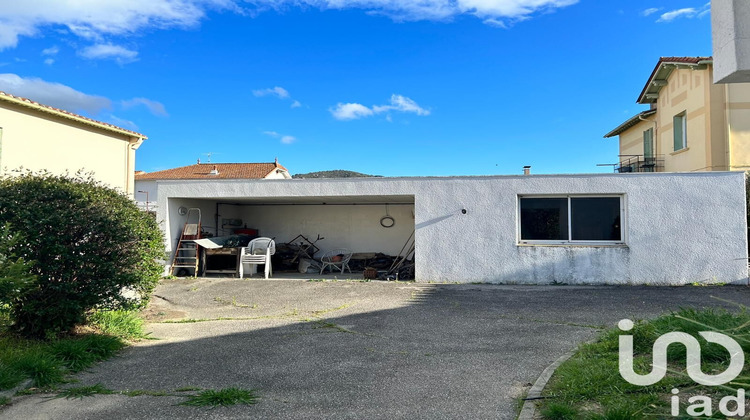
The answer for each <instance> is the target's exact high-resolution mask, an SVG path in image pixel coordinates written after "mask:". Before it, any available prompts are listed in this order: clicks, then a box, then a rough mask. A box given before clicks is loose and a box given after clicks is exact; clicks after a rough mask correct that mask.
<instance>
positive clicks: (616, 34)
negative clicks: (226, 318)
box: [0, 0, 711, 176]
mask: <svg viewBox="0 0 750 420" xmlns="http://www.w3.org/2000/svg"><path fill="white" fill-rule="evenodd" d="M709 8H710V5H708V4H706V0H642V1H641V0H578V1H576V0H450V1H449V0H422V1H417V0H356V1H346V0H302V1H294V2H292V1H288V0H274V1H270V0H256V1H253V2H252V3H250V2H246V1H243V0H109V1H106V2H105V1H99V0H77V1H73V0H64V1H63V0H26V1H22V2H15V3H14V4H6V5H3V7H2V8H1V9H0V90H3V91H6V92H9V93H12V94H16V95H19V96H24V97H28V98H31V99H34V100H37V101H39V102H42V103H45V104H49V105H53V106H57V107H60V108H63V109H66V110H69V111H72V112H77V113H81V114H83V115H86V116H89V117H92V118H95V119H99V120H102V121H107V122H111V123H113V124H117V125H120V126H122V127H124V128H128V129H132V130H136V131H138V132H141V133H143V134H145V135H147V136H148V137H149V139H148V140H146V142H144V144H143V145H142V146H141V148H140V149H139V150H138V154H137V164H136V166H137V169H139V170H145V171H148V172H151V171H156V170H160V169H167V168H172V167H177V166H183V165H188V164H192V163H195V162H196V160H197V159H199V158H200V159H201V161H203V162H205V161H207V160H208V156H207V154H209V153H211V154H212V156H211V158H210V159H211V161H212V162H268V161H273V159H274V158H275V157H278V158H279V161H280V162H281V163H282V164H283V165H285V166H286V167H288V168H289V169H290V171H291V172H292V173H302V172H310V171H318V170H330V169H349V170H354V171H359V172H365V173H371V174H380V175H386V176H414V175H416V176H420V175H486V174H518V173H521V171H522V169H521V168H522V166H524V165H532V172H533V173H591V172H611V168H608V167H597V166H596V164H598V163H612V162H615V161H616V159H617V157H616V155H617V140H616V139H606V140H605V139H603V138H602V136H603V135H604V134H605V133H606V132H608V131H609V130H611V129H612V128H614V127H615V126H617V125H618V124H620V123H621V122H622V121H624V120H625V119H627V118H629V117H630V116H632V115H634V114H635V113H637V112H639V111H641V110H643V109H644V107H643V106H640V105H637V104H636V103H635V100H636V98H637V96H638V94H639V93H640V90H641V88H642V87H643V85H644V83H645V82H646V79H647V78H648V76H649V74H650V72H651V70H652V69H653V67H654V66H655V65H656V62H657V60H658V58H659V57H660V56H683V55H684V56H699V55H710V54H711V28H710V14H709ZM0 123H1V122H0ZM0 125H1V124H0Z"/></svg>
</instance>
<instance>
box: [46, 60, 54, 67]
mask: <svg viewBox="0 0 750 420" xmlns="http://www.w3.org/2000/svg"><path fill="white" fill-rule="evenodd" d="M44 64H46V65H48V66H51V65H53V64H55V59H54V58H45V59H44Z"/></svg>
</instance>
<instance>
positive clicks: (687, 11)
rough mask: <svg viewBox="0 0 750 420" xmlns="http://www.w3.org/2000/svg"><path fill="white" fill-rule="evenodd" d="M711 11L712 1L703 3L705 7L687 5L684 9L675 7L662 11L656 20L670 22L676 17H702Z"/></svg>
mask: <svg viewBox="0 0 750 420" xmlns="http://www.w3.org/2000/svg"><path fill="white" fill-rule="evenodd" d="M709 13H711V3H706V4H705V5H703V7H700V8H695V7H685V8H682V9H675V10H671V11H669V12H666V13H662V14H661V16H659V19H657V20H656V21H657V22H659V23H669V22H672V21H674V20H675V19H680V18H686V19H692V18H702V17H704V16H706V15H708V14H709Z"/></svg>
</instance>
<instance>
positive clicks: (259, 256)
mask: <svg viewBox="0 0 750 420" xmlns="http://www.w3.org/2000/svg"><path fill="white" fill-rule="evenodd" d="M275 253H276V242H274V240H273V239H271V238H255V239H253V240H252V241H250V243H249V244H247V247H245V248H241V249H240V267H239V271H240V278H243V276H244V274H245V264H252V265H253V271H252V273H255V271H256V270H257V268H256V267H257V266H258V265H259V264H265V266H266V269H265V275H266V279H268V277H269V276H270V275H271V274H273V269H272V268H271V255H273V254H275ZM251 276H252V274H251Z"/></svg>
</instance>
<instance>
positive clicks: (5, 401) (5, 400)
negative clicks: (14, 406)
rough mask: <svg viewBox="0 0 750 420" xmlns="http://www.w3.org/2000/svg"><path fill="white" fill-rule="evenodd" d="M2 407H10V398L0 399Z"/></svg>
mask: <svg viewBox="0 0 750 420" xmlns="http://www.w3.org/2000/svg"><path fill="white" fill-rule="evenodd" d="M3 405H10V398H8V397H0V406H3Z"/></svg>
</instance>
